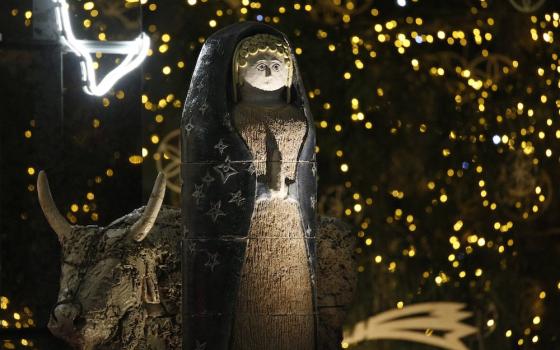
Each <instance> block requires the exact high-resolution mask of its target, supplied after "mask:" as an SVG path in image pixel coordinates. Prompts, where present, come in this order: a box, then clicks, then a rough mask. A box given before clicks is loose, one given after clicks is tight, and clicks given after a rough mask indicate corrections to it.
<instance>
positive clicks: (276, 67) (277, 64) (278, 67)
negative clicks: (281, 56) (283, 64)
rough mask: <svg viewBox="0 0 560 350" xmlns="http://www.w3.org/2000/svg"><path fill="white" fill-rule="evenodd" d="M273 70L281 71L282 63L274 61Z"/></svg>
mask: <svg viewBox="0 0 560 350" xmlns="http://www.w3.org/2000/svg"><path fill="white" fill-rule="evenodd" d="M272 70H273V71H275V72H279V71H280V63H274V64H273V65H272Z"/></svg>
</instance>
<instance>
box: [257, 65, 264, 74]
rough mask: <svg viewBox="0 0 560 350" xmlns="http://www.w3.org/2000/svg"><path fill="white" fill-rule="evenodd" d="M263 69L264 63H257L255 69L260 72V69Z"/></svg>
mask: <svg viewBox="0 0 560 350" xmlns="http://www.w3.org/2000/svg"><path fill="white" fill-rule="evenodd" d="M265 69H266V64H264V63H259V64H257V70H258V71H261V72H262V71H264V70H265Z"/></svg>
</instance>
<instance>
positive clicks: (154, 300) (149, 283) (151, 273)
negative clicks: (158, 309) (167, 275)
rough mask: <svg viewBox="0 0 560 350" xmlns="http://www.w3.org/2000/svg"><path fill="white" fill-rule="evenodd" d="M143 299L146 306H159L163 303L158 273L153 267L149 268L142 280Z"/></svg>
mask: <svg viewBox="0 0 560 350" xmlns="http://www.w3.org/2000/svg"><path fill="white" fill-rule="evenodd" d="M142 299H143V301H144V302H145V303H146V304H159V303H160V301H161V300H160V297H159V288H158V283H157V278H156V272H155V269H154V268H153V266H152V267H148V271H146V275H145V276H144V279H143V280H142Z"/></svg>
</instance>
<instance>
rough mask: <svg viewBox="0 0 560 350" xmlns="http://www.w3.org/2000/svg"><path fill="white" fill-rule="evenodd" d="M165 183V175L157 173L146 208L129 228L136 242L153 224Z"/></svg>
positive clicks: (161, 201) (139, 240)
mask: <svg viewBox="0 0 560 350" xmlns="http://www.w3.org/2000/svg"><path fill="white" fill-rule="evenodd" d="M165 185H166V180H165V175H163V173H159V174H158V177H157V179H156V182H155V183H154V188H153V189H152V194H151V195H150V199H149V200H148V204H146V208H144V212H143V213H142V217H141V218H140V219H138V221H136V222H135V223H134V225H132V227H131V228H130V232H131V235H132V238H133V239H134V240H135V241H136V242H142V240H143V239H144V238H146V236H147V235H148V233H150V230H151V229H152V227H153V226H154V223H155V222H156V218H157V216H158V214H159V210H160V208H161V204H162V203H163V197H165Z"/></svg>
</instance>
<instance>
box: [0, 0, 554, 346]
mask: <svg viewBox="0 0 560 350" xmlns="http://www.w3.org/2000/svg"><path fill="white" fill-rule="evenodd" d="M47 2H48V1H36V2H35V4H34V2H33V1H31V0H24V1H20V0H18V1H16V0H3V1H2V2H1V3H0V33H1V34H2V41H0V107H1V108H0V133H1V136H0V165H1V172H0V297H2V298H3V299H2V300H0V307H1V308H0V322H2V320H4V321H6V325H4V324H3V323H2V324H0V348H7V349H10V348H22V349H24V348H29V347H31V346H30V343H29V341H31V342H32V344H33V346H32V347H33V348H37V349H65V347H64V345H63V344H62V343H60V342H58V341H57V340H56V339H55V338H54V337H52V336H50V333H49V332H48V330H47V329H46V322H47V320H48V317H49V312H50V309H51V307H52V305H53V304H54V302H55V301H56V297H57V293H58V278H59V268H60V265H59V259H60V247H59V244H58V241H57V239H56V235H55V234H54V233H53V232H52V230H51V229H50V228H49V227H48V225H47V223H46V221H45V219H44V217H43V215H42V213H41V211H40V208H39V206H38V202H37V194H36V190H35V182H36V179H37V174H38V172H39V171H40V170H46V171H47V173H48V175H49V180H50V185H51V189H52V192H53V196H54V198H55V201H56V203H57V205H58V207H59V209H60V211H61V212H62V213H63V215H66V216H67V218H68V219H69V220H70V221H71V222H73V223H79V224H82V225H85V224H96V225H106V224H108V223H110V222H111V221H113V220H114V219H116V218H118V217H120V216H122V215H123V214H126V213H128V212H130V211H131V210H133V209H135V208H137V207H139V206H141V205H143V203H144V202H145V200H146V197H147V195H148V193H149V190H150V188H151V186H152V184H153V180H154V178H155V174H156V172H157V169H158V164H159V167H160V168H162V167H163V168H165V170H166V171H167V172H168V174H169V173H170V174H172V175H173V174H175V175H176V174H177V171H178V168H177V166H176V164H175V163H174V162H173V160H174V159H175V157H174V154H173V151H168V152H169V154H168V155H170V156H171V159H162V157H163V155H162V150H163V148H162V147H164V145H162V144H167V143H169V145H171V146H176V144H177V138H176V137H174V134H173V131H174V130H175V129H176V128H178V126H179V118H180V114H181V108H182V103H183V99H184V97H185V95H186V91H187V87H188V82H189V81H190V74H191V72H192V70H193V67H194V64H195V62H196V57H197V55H198V52H199V50H200V47H201V46H202V43H203V42H204V40H205V38H207V37H208V35H210V34H211V33H212V32H214V31H216V30H217V29H219V28H222V27H224V26H226V25H228V24H231V23H234V22H237V21H240V20H261V21H264V22H267V23H270V24H273V25H275V26H277V27H278V28H279V29H280V30H282V31H284V32H285V33H286V34H287V35H288V37H290V38H291V40H292V42H293V45H294V46H295V47H296V48H299V49H301V50H302V51H301V53H300V54H299V55H298V63H299V65H300V70H301V71H302V73H303V78H304V81H305V84H306V88H307V90H308V92H309V98H310V102H311V106H312V110H313V113H314V118H315V120H316V123H317V129H318V146H319V149H318V152H319V153H318V159H319V175H320V180H319V203H318V204H319V211H320V212H321V213H323V214H328V215H332V216H337V217H341V218H344V220H346V221H347V222H348V223H350V224H351V225H352V227H353V234H355V235H356V236H357V237H358V239H359V243H358V248H357V253H358V257H359V258H358V260H359V270H358V271H359V276H360V283H359V288H358V293H357V298H356V301H355V303H354V305H353V306H352V309H351V311H350V314H349V318H348V320H347V324H348V327H350V326H351V325H353V324H355V323H356V322H358V321H360V320H364V319H366V318H368V317H370V316H372V315H375V314H378V313H381V312H384V311H387V310H391V309H394V308H396V307H398V306H399V305H400V304H399V302H402V303H403V304H404V305H405V306H408V305H412V304H416V303H420V302H439V301H456V302H462V303H465V304H466V309H467V310H469V311H471V312H472V313H473V317H471V318H469V319H467V320H464V321H463V322H465V323H468V324H471V325H473V326H475V327H477V328H478V329H479V333H478V334H476V335H473V336H469V337H467V338H464V339H463V341H464V343H465V344H466V346H467V347H468V348H469V349H500V350H502V349H519V348H526V349H547V350H550V349H560V345H559V342H560V340H559V339H558V336H559V334H558V333H559V331H558V329H560V316H559V314H558V310H560V284H559V283H560V267H559V266H558V256H559V254H560V221H559V219H558V215H557V213H558V211H559V209H560V208H559V201H558V199H557V198H558V197H557V196H558V194H557V193H558V186H557V181H556V179H558V178H560V174H559V155H560V147H559V137H560V131H557V130H559V129H560V127H559V126H558V124H559V120H558V119H559V117H560V113H559V112H560V99H559V97H558V89H559V88H560V86H559V78H560V73H559V72H560V70H559V68H558V67H559V66H560V60H559V57H558V55H559V54H560V47H559V45H558V40H560V31H559V29H558V27H559V19H558V12H560V8H559V7H560V6H559V5H558V4H557V2H556V1H554V0H546V1H539V0H532V1H531V0H526V1H521V0H492V1H491V0H488V1H480V0H453V1H443V0H441V1H437V0H416V1H412V0H408V1H405V2H404V4H405V6H400V5H399V3H398V2H397V1H392V0H387V1H371V0H369V1H368V0H365V1H362V0H360V1H336V0H317V1H306V2H295V1H262V2H256V1H240V0H227V1H226V0H224V1H211V0H208V1H194V0H193V1H190V2H189V1H182V0H181V1H179V0H173V1H154V0H148V1H146V3H145V4H143V5H141V6H140V4H139V2H137V1H124V0H122V1H121V0H119V1H116V0H99V1H93V3H94V7H93V10H96V11H98V13H97V14H96V15H95V16H94V13H93V12H92V11H93V10H91V9H89V10H86V9H85V8H88V5H87V1H76V0H69V3H70V5H71V10H72V13H73V21H74V28H75V32H76V33H77V35H78V36H79V37H80V38H83V39H90V40H98V38H99V37H98V35H99V33H105V35H106V37H107V40H130V39H132V38H134V37H136V36H137V35H138V34H139V33H140V32H141V31H144V32H146V33H148V34H149V35H150V37H151V39H152V45H151V48H152V50H153V54H152V55H151V56H149V57H148V58H147V59H146V61H145V63H144V64H143V65H142V66H141V67H140V68H139V69H136V70H134V71H133V72H132V73H130V74H129V75H127V76H126V77H125V78H124V79H122V80H121V81H119V82H118V83H117V84H116V85H115V87H114V88H113V89H112V90H111V91H110V92H109V93H108V94H107V95H106V96H104V97H93V96H89V95H87V94H85V93H84V92H83V91H82V88H81V81H80V72H79V66H78V61H77V59H76V57H75V56H74V55H73V54H71V53H65V51H64V48H63V47H62V46H61V45H60V44H59V42H58V38H57V36H56V33H55V32H54V31H53V25H54V18H49V17H48V16H47V15H45V14H43V13H42V12H41V11H40V9H41V8H42V7H44V5H45V3H47ZM400 4H401V5H402V4H403V3H400ZM306 5H307V6H308V7H306ZM533 5H534V6H533ZM27 11H31V12H32V14H31V16H30V18H26V12H27ZM84 20H90V21H91V25H90V26H89V27H86V26H85V25H84ZM212 21H215V22H212ZM379 26H381V27H380V28H379ZM440 31H441V32H443V33H444V37H443V38H439V37H438V32H440ZM164 34H168V35H169V40H167V37H166V36H165V35H164ZM399 34H402V35H403V36H402V37H400V36H399ZM418 36H419V37H420V38H422V40H419V39H418V40H416V39H415V38H416V37H418ZM429 36H431V38H432V39H431V40H430V38H429ZM449 38H452V40H450V39H449ZM550 38H552V40H551V39H550ZM399 47H401V48H402V49H401V52H399ZM97 61H99V64H100V69H99V74H100V75H101V76H102V75H103V74H105V73H106V72H107V71H108V70H109V69H111V68H112V67H114V58H113V57H108V56H106V57H103V58H101V59H98V60H97ZM179 62H183V64H184V65H181V64H179ZM415 62H418V64H415ZM166 66H167V67H169V68H170V71H171V72H170V74H164V73H163V71H162V69H163V68H164V67H166ZM539 68H540V69H541V70H542V71H540V70H539ZM467 71H468V72H467ZM543 96H545V97H544V98H543ZM496 137H497V139H496ZM496 141H497V142H496ZM143 149H144V150H143ZM143 153H144V157H142V155H143ZM175 156H176V155H175ZM158 157H159V161H157V159H156V158H158ZM139 159H141V161H138V160H139ZM171 177H172V181H174V182H175V183H176V184H178V183H179V182H178V181H179V180H178V179H177V178H176V176H171ZM92 195H93V196H92ZM166 198H167V199H166V201H167V203H168V204H172V205H178V203H179V201H178V198H179V196H178V193H176V192H174V191H173V190H168V193H167V197H166ZM454 242H455V245H456V247H454V246H453V243H454ZM457 244H458V246H457ZM455 265H456V266H455ZM477 271H480V274H478V273H477ZM463 273H464V276H463ZM462 276H463V277H462ZM2 305H4V306H5V307H4V306H2ZM14 313H18V314H19V316H20V317H19V318H20V319H19V320H17V319H16V318H15V317H14V316H15V315H14ZM536 316H538V317H539V318H540V322H535V321H534V320H535V317H536ZM508 331H511V336H507V334H509V333H507V332H508ZM535 336H536V337H537V338H536V339H537V341H536V342H535ZM22 340H25V341H22ZM24 343H25V344H27V345H25V344H24ZM356 348H358V347H356ZM359 348H360V349H381V350H385V349H392V350H395V349H406V350H408V349H431V347H427V346H423V345H419V344H416V343H410V342H403V341H390V340H387V341H373V342H368V343H364V344H362V345H361V346H360V347H359Z"/></svg>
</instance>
